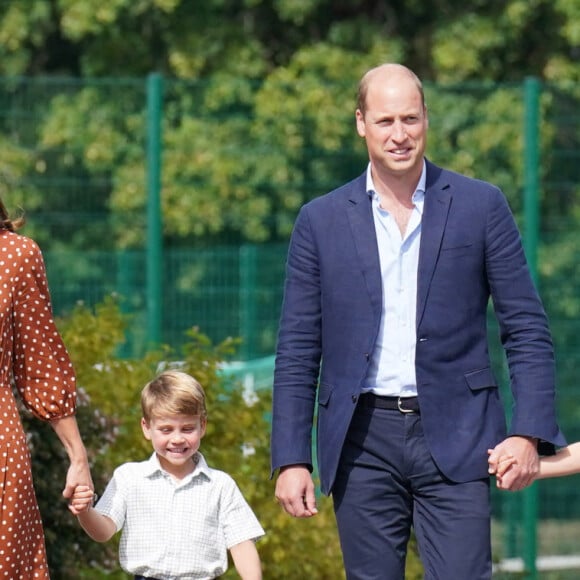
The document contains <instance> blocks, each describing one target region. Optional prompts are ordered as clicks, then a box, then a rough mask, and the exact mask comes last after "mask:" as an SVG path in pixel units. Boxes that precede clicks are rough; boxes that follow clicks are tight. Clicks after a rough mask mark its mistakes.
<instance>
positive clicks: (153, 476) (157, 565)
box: [72, 370, 264, 580]
mask: <svg viewBox="0 0 580 580" xmlns="http://www.w3.org/2000/svg"><path fill="white" fill-rule="evenodd" d="M141 408H142V413H143V418H142V419H141V427H142V429H143V434H144V436H145V438H146V439H147V440H149V441H151V444H152V446H153V449H154V453H153V455H152V456H151V457H150V458H149V459H148V460H147V461H142V462H131V463H125V464H123V465H121V466H120V467H118V468H117V469H116V470H115V472H114V474H113V478H112V480H111V481H110V482H109V484H108V485H107V488H106V490H105V493H104V494H103V497H102V498H101V499H100V500H99V502H98V503H97V504H96V506H95V507H92V504H93V492H92V491H91V490H90V489H89V488H88V487H80V486H79V487H77V489H76V491H75V494H74V496H73V499H72V505H73V506H74V507H75V508H76V509H77V510H80V509H82V510H83V511H82V512H81V513H79V514H78V515H77V517H78V520H79V522H80V524H81V526H82V527H83V529H84V530H85V531H86V533H87V534H88V535H89V536H90V537H91V538H93V540H96V541H97V542H106V541H107V540H109V539H110V538H111V537H112V536H113V535H114V534H115V533H116V532H118V531H119V530H122V536H121V543H120V546H119V560H120V564H121V567H122V568H123V570H125V571H126V572H128V573H130V574H133V575H134V577H135V579H136V580H142V579H151V580H177V579H183V580H190V579H193V578H196V579H208V580H209V579H211V578H217V577H218V576H221V575H222V574H224V573H225V571H226V569H227V550H229V551H230V554H231V556H232V559H233V562H234V565H235V567H236V570H237V572H238V574H239V575H240V577H241V578H242V579H243V580H261V578H262V571H261V563H260V558H259V555H258V551H257V549H256V546H255V540H257V539H258V538H259V537H261V536H263V535H264V530H263V529H262V527H261V525H260V524H259V522H258V520H257V519H256V516H255V515H254V513H253V512H252V510H251V508H250V506H249V505H248V504H247V502H246V501H245V499H244V498H243V496H242V494H241V492H240V490H239V488H238V486H237V485H236V483H235V482H234V480H233V479H232V478H231V477H230V476H229V475H228V474H226V473H224V472H223V471H219V470H216V469H212V468H210V467H209V466H208V465H207V463H206V461H205V459H204V457H203V455H202V454H201V453H200V452H199V446H200V443H201V439H202V437H203V436H204V434H205V429H206V424H207V412H206V407H205V394H204V391H203V389H202V387H201V385H200V384H199V383H198V382H197V381H196V380H195V379H194V378H193V377H191V376H190V375H188V374H186V373H184V372H181V371H174V370H170V371H165V372H162V373H161V374H160V375H159V376H157V377H156V378H155V379H154V380H152V381H151V382H149V383H148V384H147V385H146V386H145V388H144V389H143V391H142V393H141Z"/></svg>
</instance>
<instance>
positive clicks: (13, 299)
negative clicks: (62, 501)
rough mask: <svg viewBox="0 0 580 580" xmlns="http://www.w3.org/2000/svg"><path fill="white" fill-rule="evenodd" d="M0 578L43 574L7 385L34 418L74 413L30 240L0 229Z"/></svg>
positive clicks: (21, 436) (24, 450)
mask: <svg viewBox="0 0 580 580" xmlns="http://www.w3.org/2000/svg"><path fill="white" fill-rule="evenodd" d="M0 333H1V334H0V337H1V343H0V580H4V579H10V580H17V579H18V580H33V579H47V578H49V572H48V566H47V561H46V552H45V546H44V532H43V527H42V520H41V517H40V512H39V509H38V504H37V501H36V496H35V493H34V488H33V483H32V472H31V463H30V452H29V449H28V445H27V441H26V435H25V433H24V429H23V427H22V423H21V421H20V416H19V413H18V407H17V404H16V400H15V397H14V389H13V386H14V387H15V390H16V391H17V392H18V393H19V395H20V397H21V398H22V401H23V403H24V406H25V407H26V408H27V409H28V410H29V411H30V412H31V413H32V414H33V415H35V416H36V417H37V418H39V419H41V420H44V421H50V420H52V419H58V418H62V417H66V416H69V415H73V414H74V412H75V403H76V388H75V387H76V383H75V375H74V370H73V367H72V365H71V361H70V359H69V356H68V353H67V351H66V348H65V346H64V344H63V342H62V339H61V338H60V335H59V333H58V331H57V329H56V326H55V324H54V321H53V315H52V307H51V304H50V295H49V291H48V285H47V280H46V273H45V268H44V261H43V258H42V254H41V252H40V249H39V248H38V246H37V245H36V243H35V242H34V241H32V240H31V239H29V238H26V237H24V236H21V235H19V234H16V233H13V232H10V231H7V230H2V231H0Z"/></svg>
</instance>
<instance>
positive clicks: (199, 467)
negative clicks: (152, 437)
mask: <svg viewBox="0 0 580 580" xmlns="http://www.w3.org/2000/svg"><path fill="white" fill-rule="evenodd" d="M157 474H159V475H168V474H167V472H166V471H165V469H163V467H161V463H159V457H157V453H155V452H154V453H153V454H152V455H151V457H150V458H149V459H148V460H147V461H146V462H145V464H144V475H145V477H153V476H155V475H157ZM202 474H203V475H205V476H206V477H207V478H208V479H211V469H210V468H209V466H208V464H207V461H206V460H205V457H204V456H203V455H202V454H201V453H200V452H199V451H198V452H197V464H196V466H195V469H194V470H193V472H192V473H190V474H189V475H188V476H187V477H185V478H184V480H183V481H184V482H185V481H189V479H193V478H194V477H198V476H200V475H202Z"/></svg>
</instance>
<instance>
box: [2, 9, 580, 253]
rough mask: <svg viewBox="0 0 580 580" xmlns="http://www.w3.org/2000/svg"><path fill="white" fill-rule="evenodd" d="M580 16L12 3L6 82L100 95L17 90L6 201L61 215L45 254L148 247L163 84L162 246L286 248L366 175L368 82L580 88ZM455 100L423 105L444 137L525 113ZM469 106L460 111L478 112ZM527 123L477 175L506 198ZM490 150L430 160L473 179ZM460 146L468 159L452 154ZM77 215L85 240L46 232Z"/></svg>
mask: <svg viewBox="0 0 580 580" xmlns="http://www.w3.org/2000/svg"><path fill="white" fill-rule="evenodd" d="M577 5H578V3H577V2H576V1H574V0H557V1H553V0H533V1H531V2H530V0H508V1H507V2H505V1H501V2H500V1H498V0H494V1H491V2H490V1H482V0H468V1H462V2H460V1H459V0H438V1H437V2H435V1H431V2H425V1H419V0H412V1H407V2H404V3H400V2H382V1H378V0H371V1H368V0H341V1H339V2H337V1H335V0H332V1H331V0H300V1H295V0H208V1H206V2H193V1H192V0H138V1H135V0H105V1H103V0H7V1H6V2H4V3H3V5H2V10H3V17H2V18H1V19H0V75H2V74H3V75H5V76H7V77H15V75H35V76H38V75H45V76H46V75H49V76H50V78H55V75H67V76H68V77H69V79H70V78H71V77H72V78H75V79H77V78H84V79H88V78H91V79H93V81H92V82H90V83H89V82H87V84H86V85H84V86H83V85H82V84H81V83H72V84H71V83H70V82H69V83H68V84H63V85H62V86H61V87H60V88H58V87H56V86H55V85H54V84H50V83H42V82H40V81H39V84H38V85H36V86H32V87H31V86H30V85H26V86H24V85H22V83H20V82H14V81H11V83H10V84H9V86H8V85H7V87H6V97H5V98H4V101H5V102H6V106H7V110H9V111H12V114H10V115H8V117H7V121H6V127H5V128H6V129H7V131H5V133H6V135H10V137H7V138H6V143H5V145H6V147H3V150H4V151H7V152H9V154H7V156H5V157H4V158H3V160H2V161H0V171H1V173H0V176H1V177H2V179H0V187H2V185H1V184H2V183H5V185H4V189H6V190H7V191H9V192H10V197H11V198H12V199H13V200H14V205H18V204H22V205H24V206H25V207H26V210H27V211H28V212H29V213H32V212H34V210H35V209H37V208H38V209H43V210H44V209H45V208H47V207H49V208H51V211H52V212H54V215H53V216H48V219H47V220H45V221H44V223H43V224H42V225H38V224H35V226H34V227H35V228H36V229H35V231H34V234H35V236H36V237H37V238H38V239H39V241H41V242H46V244H48V245H50V247H57V246H58V244H63V245H71V244H72V245H74V246H75V247H77V248H79V249H81V248H90V247H94V246H95V244H99V247H100V248H104V247H106V246H109V247H115V248H118V247H124V248H139V247H142V245H143V243H144V237H145V229H144V223H143V221H142V220H141V218H140V217H138V218H137V221H135V216H142V215H143V210H144V206H145V202H146V190H147V187H146V183H145V170H144V165H145V158H144V141H145V127H146V118H145V116H144V107H145V95H144V84H145V75H146V74H148V73H149V72H152V71H156V72H160V73H161V74H163V75H164V77H165V78H166V79H168V81H167V82H166V91H165V108H164V125H163V146H164V151H163V171H162V179H163V195H162V199H163V212H164V228H165V235H166V238H167V240H168V243H170V244H173V245H175V244H179V245H191V244H195V243H199V241H200V240H202V239H203V240H204V241H205V243H208V242H213V243H218V242H224V241H226V240H227V242H228V243H235V242H239V241H252V242H267V241H273V240H285V239H286V238H287V235H288V231H289V229H290V227H291V224H292V223H293V220H294V217H295V214H296V211H297V208H298V207H299V206H300V205H301V204H302V203H303V202H304V201H306V200H308V199H311V198H312V197H315V196H316V195H319V194H321V193H323V192H324V191H326V190H328V189H330V188H332V187H333V186H335V185H337V184H339V183H342V182H343V181H344V180H345V179H349V178H351V177H353V176H354V175H356V174H357V173H358V172H359V171H360V170H361V166H362V165H363V164H364V159H365V154H364V150H363V148H362V146H361V145H360V144H359V139H358V138H357V137H356V134H355V131H354V122H353V109H354V92H355V86H356V82H357V80H358V78H359V77H360V74H361V73H362V71H364V70H365V69H366V68H368V67H369V66H371V65H374V64H377V63H379V62H382V61H385V60H393V61H401V62H405V63H407V64H409V65H410V66H411V67H412V68H414V69H415V70H416V71H417V72H418V73H419V74H420V75H421V76H422V77H423V78H424V80H425V81H426V82H427V83H432V84H435V83H436V84H438V85H441V84H442V83H445V84H451V83H453V84H457V83H466V82H468V81H477V82H489V83H490V86H494V85H492V84H491V83H495V86H497V83H498V82H501V83H508V82H520V81H521V80H522V79H523V78H524V77H525V76H528V75H534V76H536V77H538V78H540V79H544V80H547V81H561V80H563V79H565V80H569V81H575V82H577V81H578V80H579V79H580V66H579V65H578V59H577V52H578V50H579V47H580V44H579V37H580V32H579V27H578V21H579V20H580V19H579V18H578V10H579V9H578V6H577ZM95 77H97V78H101V77H116V78H117V79H119V80H117V81H116V83H115V84H112V83H106V82H95V80H94V79H95ZM16 78H17V77H16ZM128 78H131V79H132V80H126V79H128ZM122 79H125V80H122ZM463 86H466V85H465V84H464V85H463ZM459 96H460V95H459V94H458V93H456V94H455V98H456V99H458V100H457V101H456V102H455V103H452V102H451V101H450V100H449V99H447V101H442V105H445V108H439V107H436V106H435V105H436V104H437V101H436V100H431V101H430V108H431V112H432V120H433V122H434V127H437V124H438V123H441V124H443V123H450V122H457V121H459V120H460V119H459V117H460V115H461V113H462V112H463V111H465V113H466V114H468V115H470V117H471V118H470V119H463V120H462V121H461V122H460V123H459V124H458V125H457V127H458V128H460V127H461V125H463V124H465V123H466V122H467V121H469V122H473V121H474V120H477V121H479V122H481V123H482V124H483V125H487V127H488V128H487V129H481V130H480V131H478V132H479V133H482V132H487V133H492V132H494V131H495V128H496V127H497V126H498V119H497V110H496V108H495V107H496V106H497V107H499V111H500V112H501V114H502V116H503V115H506V116H507V115H509V114H510V111H509V100H508V97H511V98H514V99H518V96H517V94H514V93H513V92H512V93H511V94H508V93H506V94H505V95H504V97H499V98H498V99H495V102H494V99H491V98H490V100H489V102H488V105H487V106H486V107H485V108H484V109H481V110H478V111H477V113H476V115H475V116H474V114H473V112H472V111H471V110H469V111H468V109H467V108H466V106H465V105H463V99H460V100H459ZM462 96H466V95H462ZM477 98H478V95H477V94H475V93H474V94H473V95H472V96H471V99H470V98H469V97H466V99H467V100H468V101H469V100H471V102H472V104H475V100H476V99H477ZM500 100H501V101H503V102H500ZM460 101H461V102H460ZM1 105H2V99H0V108H1ZM15 106H16V110H14V108H15ZM19 106H22V107H23V110H22V113H18V107H19ZM517 114H518V109H517V106H516V107H515V108H514V109H512V111H511V117H512V119H511V123H510V126H511V129H509V130H508V131H500V132H498V133H497V134H493V135H491V143H490V144H489V145H486V147H491V146H493V147H494V148H495V150H496V153H495V154H493V155H492V157H490V158H489V166H490V169H491V172H490V173H488V172H487V171H482V169H481V167H478V168H477V171H478V173H479V175H485V176H488V175H489V178H490V179H493V180H496V181H497V180H499V181H500V182H501V183H502V184H503V183H507V182H509V179H510V177H509V176H511V179H512V180H513V177H514V176H518V175H519V174H520V169H521V168H520V167H519V166H518V162H514V158H513V155H514V154H515V153H517V152H518V151H520V150H521V149H520V146H521V142H520V143H518V142H517V140H514V138H513V135H512V133H514V131H516V132H517V131H519V130H520V124H519V123H516V124H514V121H513V120H514V118H517ZM448 116H451V119H447V118H446V117H448ZM22 118H26V119H31V121H32V122H30V123H22V122H20V120H21V119H22ZM14 119H17V120H18V121H17V122H16V123H14V122H13V120H14ZM11 120H12V121H11ZM501 122H502V123H503V119H501ZM0 123H3V121H2V119H1V118H0ZM514 127H515V129H514ZM472 137H478V138H479V139H478V140H476V141H470V139H471V138H472ZM488 137H489V135H485V134H479V135H475V134H474V133H473V131H466V132H465V133H464V135H463V137H462V139H463V143H460V142H458V140H455V141H450V142H447V143H445V141H444V139H445V134H444V133H438V136H437V140H438V143H440V144H442V145H443V147H444V148H445V147H446V148H447V149H450V150H453V151H454V154H453V155H448V156H446V157H444V156H443V155H440V154H439V148H431V150H430V155H431V156H432V157H433V158H435V159H437V158H438V157H441V158H445V159H446V160H449V161H450V162H452V166H453V167H455V168H457V169H458V170H463V168H464V167H468V168H469V166H473V165H474V164H475V161H474V160H475V159H477V160H478V161H477V163H478V164H479V160H481V158H482V157H485V158H486V159H487V157H486V155H487V153H488V150H487V149H485V148H484V150H483V151H482V150H481V145H482V144H487V143H488ZM465 142H467V143H468V145H467V150H465V151H457V150H456V148H457V147H461V146H464V143H465ZM3 145H4V144H3ZM502 149H503V150H506V151H508V156H507V157H506V158H503V157H502V156H501V154H500V152H501V150H502ZM496 160H498V161H499V165H498V167H496V166H495V164H494V163H493V162H494V161H496ZM484 169H487V168H484ZM496 171H497V174H496ZM81 184H82V185H81ZM79 188H80V189H82V191H83V195H79ZM87 199H90V200H91V202H90V206H87V205H86V203H87ZM81 203H82V204H85V205H83V206H82V207H83V211H85V212H87V211H90V213H89V214H86V215H82V214H81V211H80V209H79V214H81V215H80V216H79V217H80V223H77V224H76V225H78V226H80V227H77V228H76V229H73V228H74V225H72V224H71V226H70V229H67V230H66V231H65V230H63V229H62V228H58V227H57V226H56V225H55V226H54V228H53V229H50V224H51V222H52V220H54V223H55V224H58V223H62V219H63V217H62V216H63V213H65V212H66V210H68V211H69V212H70V210H71V208H74V207H79V206H80V204H81ZM77 222H78V220H77ZM71 230H72V231H74V234H71V233H70V232H71Z"/></svg>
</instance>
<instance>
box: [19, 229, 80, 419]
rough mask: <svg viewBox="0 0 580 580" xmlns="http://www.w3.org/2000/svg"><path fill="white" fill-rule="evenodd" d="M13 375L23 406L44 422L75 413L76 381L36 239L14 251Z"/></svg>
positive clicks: (27, 241)
mask: <svg viewBox="0 0 580 580" xmlns="http://www.w3.org/2000/svg"><path fill="white" fill-rule="evenodd" d="M15 252H16V253H17V261H18V266H17V268H18V271H17V272H16V274H15V277H14V286H15V289H14V299H13V313H12V315H13V327H14V331H13V332H14V342H13V353H12V358H13V363H12V364H13V374H14V382H15V385H16V388H17V390H18V391H19V393H20V395H21V397H22V400H23V402H24V405H25V406H26V408H27V409H29V410H30V411H31V412H32V413H33V414H34V415H35V416H37V417H38V418H40V419H43V420H46V421H48V420H51V419H59V418H62V417H66V416H70V415H73V414H74V412H75V409H76V377H75V373H74V369H73V366H72V363H71V361H70V358H69V355H68V352H67V350H66V348H65V345H64V343H63V341H62V338H61V336H60V334H59V332H58V330H57V328H56V325H55V322H54V319H53V312H52V306H51V302H50V294H49V290H48V283H47V279H46V271H45V266H44V260H43V257H42V253H41V251H40V248H39V247H38V246H37V245H36V243H35V242H33V241H32V240H29V239H26V242H25V243H24V244H23V245H22V246H21V247H19V248H17V249H16V250H15Z"/></svg>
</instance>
